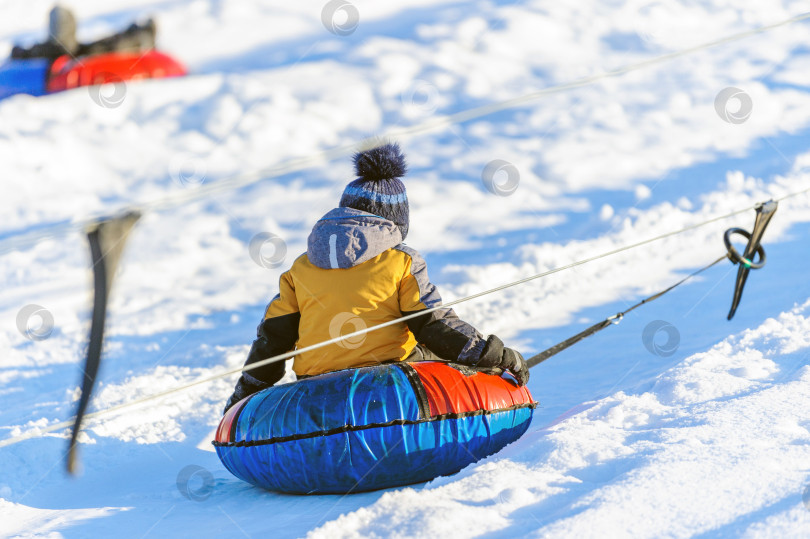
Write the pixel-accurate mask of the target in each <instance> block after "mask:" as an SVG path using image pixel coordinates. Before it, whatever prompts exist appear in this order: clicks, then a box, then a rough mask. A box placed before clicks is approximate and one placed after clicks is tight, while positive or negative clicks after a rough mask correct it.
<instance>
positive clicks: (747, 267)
mask: <svg viewBox="0 0 810 539" xmlns="http://www.w3.org/2000/svg"><path fill="white" fill-rule="evenodd" d="M784 198H786V197H784ZM778 205H779V203H778V202H776V201H774V200H769V201H768V202H760V203H758V204H756V205H755V206H754V209H755V210H756V212H757V215H756V220H755V221H754V230H753V232H751V233H750V234H749V233H748V232H747V231H746V230H743V229H742V228H729V229H728V230H726V232H725V234H723V241H724V242H725V244H726V254H724V255H723V256H721V257H720V258H718V259H717V260H715V261H714V262H712V263H711V264H709V265H707V266H703V267H702V268H700V269H699V270H697V271H695V272H693V273H690V274H689V275H687V276H686V277H684V278H683V279H681V280H680V281H678V282H677V283H675V284H674V285H672V286H670V287H669V288H665V289H664V290H662V291H660V292H658V293H656V294H653V295H652V296H650V297H648V298H644V299H643V300H641V301H639V302H638V303H636V304H635V305H633V306H632V307H630V308H629V309H626V310H624V311H622V312H620V313H617V314H614V315H613V316H609V317H607V318H605V319H604V320H602V321H601V322H597V323H596V324H594V325H592V326H591V327H589V328H587V329H585V330H583V331H580V332H579V333H577V334H576V335H574V336H573V337H569V338H567V339H566V340H564V341H562V342H559V343H557V344H555V345H554V346H552V347H551V348H548V349H546V350H544V351H542V352H540V353H539V354H536V355H534V356H532V357H530V358H529V359H527V360H526V363H527V364H528V366H529V368H532V367H534V366H535V365H539V364H540V363H542V362H544V361H545V360H547V359H548V358H550V357H551V356H554V355H556V354H559V353H560V352H562V351H563V350H565V349H566V348H568V347H569V346H572V345H574V344H576V343H578V342H579V341H581V340H582V339H585V338H586V337H590V336H591V335H593V334H594V333H597V332H599V331H602V330H603V329H605V328H606V327H608V326H610V325H613V324H618V323H619V322H621V321H622V319H624V315H626V314H627V313H629V312H630V311H632V310H633V309H635V308H637V307H641V306H642V305H644V304H645V303H649V302H651V301H653V300H656V299H658V298H660V297H661V296H663V295H664V294H666V293H667V292H669V291H670V290H672V289H673V288H675V287H677V286H679V285H681V284H683V283H685V282H686V281H688V280H689V279H691V278H692V277H694V276H695V275H697V274H699V273H702V272H704V271H706V270H707V269H709V268H710V267H712V266H714V265H715V264H717V263H719V262H721V261H722V260H723V259H725V258H728V259H729V260H731V262H732V263H733V264H737V263H738V262H739V263H740V268H739V269H738V270H737V281H736V283H735V284H734V299H733V300H732V303H731V311H730V312H729V313H728V320H731V318H732V317H733V316H734V313H735V311H736V310H737V306H738V305H739V303H740V298H741V297H742V290H743V287H744V286H745V281H746V279H747V278H748V273H749V272H750V271H751V270H752V269H759V268H761V267H762V266H764V265H765V249H764V248H763V247H762V245H761V244H760V241H762V235H763V234H764V233H765V228H766V227H767V226H768V223H769V222H770V221H771V217H773V214H774V213H776V208H777V207H778ZM732 234H740V235H742V236H745V237H746V238H748V245H747V246H746V248H745V254H744V255H743V256H741V255H740V253H739V252H737V250H736V249H735V248H734V246H733V245H732V244H731V235H732ZM754 253H759V261H758V262H756V263H755V262H754V259H753V256H754Z"/></svg>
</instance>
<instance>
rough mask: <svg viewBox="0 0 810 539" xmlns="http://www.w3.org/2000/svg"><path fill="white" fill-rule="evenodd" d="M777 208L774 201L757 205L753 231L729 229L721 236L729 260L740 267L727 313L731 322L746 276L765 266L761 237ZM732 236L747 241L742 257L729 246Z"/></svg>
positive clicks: (776, 203)
mask: <svg viewBox="0 0 810 539" xmlns="http://www.w3.org/2000/svg"><path fill="white" fill-rule="evenodd" d="M778 206H779V203H778V202H776V201H774V200H769V201H768V202H761V203H759V204H757V205H756V206H754V209H755V210H756V212H757V216H756V220H755V221H754V229H753V230H752V231H751V232H750V233H749V232H748V231H747V230H743V229H742V228H729V229H728V230H726V233H725V234H724V235H723V241H724V242H725V244H726V250H727V251H728V258H729V260H731V261H732V262H733V263H734V264H739V265H740V267H739V268H738V269H737V281H736V283H735V284H734V298H733V299H732V301H731V310H730V311H729V312H728V320H731V319H732V317H734V313H735V312H737V306H738V305H739V304H740V298H742V292H743V287H745V282H746V280H747V279H748V274H749V273H750V272H751V270H752V269H760V268H761V267H763V266H764V265H765V249H764V248H763V247H762V245H761V244H760V241H761V240H762V235H763V234H764V233H765V228H767V226H768V223H769V222H770V221H771V217H773V214H774V213H776V208H777V207H778ZM732 234H739V235H741V236H743V237H745V238H746V239H748V245H746V246H745V251H744V252H743V254H742V255H741V254H740V253H739V251H737V249H735V248H734V245H732V244H731V235H732ZM754 255H759V259H758V260H756V261H755V260H754Z"/></svg>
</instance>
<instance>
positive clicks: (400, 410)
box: [214, 362, 537, 494]
mask: <svg viewBox="0 0 810 539" xmlns="http://www.w3.org/2000/svg"><path fill="white" fill-rule="evenodd" d="M536 406H537V403H536V402H535V401H534V399H532V396H531V394H530V393H529V390H528V389H527V388H525V387H518V386H517V385H516V383H515V382H514V381H513V379H511V378H506V377H501V376H495V375H493V374H484V373H482V372H478V371H475V370H473V369H470V368H468V367H463V366H459V365H454V364H449V363H441V362H422V363H393V364H385V365H378V366H374V367H363V368H359V369H348V370H344V371H337V372H332V373H327V374H322V375H319V376H313V377H312V378H305V379H302V380H299V381H297V382H293V383H290V384H283V385H279V386H274V387H271V388H268V389H265V390H264V391H261V392H259V393H256V394H254V395H251V396H250V397H247V398H245V399H243V400H241V401H240V402H239V403H237V404H236V405H234V406H233V407H232V408H231V409H230V410H228V413H227V414H225V416H224V417H223V418H222V421H221V422H220V424H219V428H218V430H217V435H216V440H215V441H214V446H215V447H216V451H217V455H219V458H220V460H222V463H223V464H224V465H225V467H226V468H228V470H229V471H230V472H231V473H232V474H234V475H235V476H236V477H238V478H240V479H243V480H244V481H247V482H249V483H252V484H254V485H257V486H260V487H264V488H266V489H270V490H276V491H281V492H289V493H298V494H316V493H324V494H327V493H332V494H338V493H349V492H361V491H368V490H376V489H381V488H388V487H397V486H402V485H408V484H412V483H419V482H422V481H428V480H430V479H433V478H435V477H438V476H440V475H450V474H453V473H456V472H458V471H459V470H461V469H462V468H464V467H465V466H467V465H468V464H470V463H472V462H475V461H477V460H479V459H482V458H484V457H486V456H488V455H492V454H493V453H497V452H498V451H500V450H501V449H503V447H504V446H506V445H507V444H510V443H512V442H514V441H515V440H517V439H518V438H520V437H521V436H522V435H523V434H524V433H525V432H526V430H527V429H528V428H529V424H530V423H531V420H532V414H533V413H534V408H535V407H536Z"/></svg>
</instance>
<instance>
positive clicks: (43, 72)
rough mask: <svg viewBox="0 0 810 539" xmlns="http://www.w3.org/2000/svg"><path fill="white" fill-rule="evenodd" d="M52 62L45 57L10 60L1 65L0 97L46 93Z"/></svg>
mask: <svg viewBox="0 0 810 539" xmlns="http://www.w3.org/2000/svg"><path fill="white" fill-rule="evenodd" d="M49 68H50V62H49V61H48V60H46V59H44V58H36V59H31V60H9V61H7V62H6V63H4V64H3V65H0V99H5V98H7V97H10V96H12V95H16V94H30V95H34V96H40V95H45V94H46V93H47V90H46V87H45V85H46V82H47V78H48V69H49Z"/></svg>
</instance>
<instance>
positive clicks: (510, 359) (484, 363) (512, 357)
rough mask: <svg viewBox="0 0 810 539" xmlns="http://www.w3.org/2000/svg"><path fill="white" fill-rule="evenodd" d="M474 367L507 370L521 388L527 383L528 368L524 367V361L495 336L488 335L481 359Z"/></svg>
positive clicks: (515, 351)
mask: <svg viewBox="0 0 810 539" xmlns="http://www.w3.org/2000/svg"><path fill="white" fill-rule="evenodd" d="M475 366H476V367H485V368H492V367H498V368H501V369H505V370H508V371H509V372H511V373H512V374H513V375H514V376H515V379H516V380H517V382H518V385H521V386H525V385H526V382H528V381H529V366H528V365H526V360H525V359H523V356H522V355H520V352H518V351H517V350H512V349H511V348H506V347H505V346H504V345H503V341H501V340H500V339H499V338H498V337H496V336H495V335H490V336H489V338H488V339H487V344H486V345H484V350H483V351H482V352H481V358H480V359H479V360H478V363H477V364H476V365H475Z"/></svg>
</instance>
